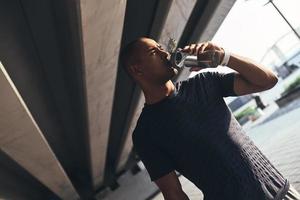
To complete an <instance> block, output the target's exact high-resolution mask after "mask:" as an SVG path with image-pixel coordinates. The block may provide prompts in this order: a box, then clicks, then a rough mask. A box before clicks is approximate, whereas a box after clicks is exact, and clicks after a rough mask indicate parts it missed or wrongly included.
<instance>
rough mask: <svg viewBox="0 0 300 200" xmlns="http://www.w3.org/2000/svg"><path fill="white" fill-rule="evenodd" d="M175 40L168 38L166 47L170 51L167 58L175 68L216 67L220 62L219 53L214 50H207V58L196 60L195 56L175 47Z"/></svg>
mask: <svg viewBox="0 0 300 200" xmlns="http://www.w3.org/2000/svg"><path fill="white" fill-rule="evenodd" d="M176 46H177V42H176V40H174V39H172V38H170V39H169V42H168V45H167V49H168V52H169V53H170V57H169V60H170V61H171V63H172V65H173V66H174V67H177V68H183V67H201V68H207V67H217V66H218V65H219V63H220V58H219V55H218V54H217V53H216V52H215V51H207V52H206V53H207V54H208V60H198V58H197V56H195V55H190V54H189V53H185V52H182V49H180V48H176Z"/></svg>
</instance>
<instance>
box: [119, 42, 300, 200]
mask: <svg viewBox="0 0 300 200" xmlns="http://www.w3.org/2000/svg"><path fill="white" fill-rule="evenodd" d="M183 51H184V52H188V53H190V54H193V55H197V57H198V59H199V60H207V59H208V53H207V52H209V51H210V52H211V51H215V53H216V54H217V55H218V57H219V58H220V59H219V60H220V63H222V62H223V61H224V57H225V56H224V55H225V53H224V52H225V51H224V50H223V49H222V48H220V47H218V46H217V45H215V44H212V43H210V42H206V43H200V44H192V45H190V46H186V47H185V48H184V49H183ZM227 57H228V56H227ZM168 58H169V53H168V52H166V51H165V50H164V49H163V48H162V47H161V46H160V45H159V44H158V43H157V42H155V41H154V40H152V39H149V38H139V39H137V40H135V41H133V42H131V43H130V44H129V45H127V46H126V47H125V48H124V50H123V51H122V53H121V61H122V65H123V66H124V67H125V70H126V71H127V73H128V74H129V75H130V77H131V78H132V79H133V80H134V81H136V83H137V84H138V85H139V86H140V87H141V89H142V90H143V93H144V96H145V104H144V108H143V111H142V113H141V115H140V117H139V120H138V122H137V125H136V128H135V130H134V132H133V135H132V139H133V144H134V148H135V150H136V152H137V154H138V155H139V157H140V158H141V160H142V161H143V163H144V165H145V167H146V169H147V171H148V173H149V175H150V177H151V180H152V181H154V182H155V183H156V184H157V186H158V187H159V189H160V190H161V192H162V193H163V196H164V198H165V199H166V200H177V199H178V200H186V199H189V198H188V196H187V195H186V194H185V193H184V191H183V190H182V188H181V185H180V182H179V180H178V178H177V176H176V173H175V170H176V171H178V172H180V173H181V174H182V175H183V176H185V177H186V178H187V179H189V180H190V181H191V182H193V183H194V184H195V185H196V186H197V187H198V188H199V189H201V190H202V192H203V194H204V198H205V199H206V200H221V199H222V200H224V199H226V200H227V199H228V200H266V199H278V200H279V199H280V200H281V199H300V198H297V197H296V196H297V195H298V194H297V193H296V192H295V190H292V188H291V187H290V186H289V183H288V181H287V180H286V179H285V178H284V177H283V176H282V175H281V174H280V173H279V172H278V171H277V170H276V169H275V167H274V166H273V165H272V164H271V163H270V162H269V160H268V159H267V158H266V157H265V156H264V155H263V154H262V153H261V152H260V151H259V149H258V148H257V147H256V146H255V145H254V144H253V142H252V141H251V140H250V139H249V137H247V135H246V134H245V132H244V131H243V129H242V128H241V126H240V125H239V123H238V122H237V120H236V119H235V118H234V116H233V115H232V113H231V111H230V110H229V108H228V107H227V105H226V103H225V102H224V100H223V97H226V96H239V95H245V94H250V93H254V92H260V91H264V90H267V89H270V88H272V87H273V86H274V85H275V84H276V83H277V77H276V76H275V75H274V74H273V72H272V71H271V70H269V69H267V68H265V67H264V66H261V65H260V64H257V63H254V62H252V61H250V60H249V59H247V58H244V57H241V56H238V55H236V54H231V55H230V56H229V61H228V63H226V62H225V64H226V65H227V66H228V67H230V68H232V69H234V70H235V71H236V72H232V73H228V74H224V73H219V72H216V71H214V72H202V73H199V74H197V75H195V76H194V77H192V78H189V79H187V80H185V81H180V82H177V83H173V82H172V81H171V79H172V78H173V77H174V76H175V75H176V74H177V73H178V71H177V69H175V68H174V67H173V66H172V65H171V63H170V61H169V60H168ZM200 69H201V67H193V68H191V71H198V70H200ZM289 189H290V190H289Z"/></svg>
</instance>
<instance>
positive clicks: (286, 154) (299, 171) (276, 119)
mask: <svg viewBox="0 0 300 200" xmlns="http://www.w3.org/2000/svg"><path fill="white" fill-rule="evenodd" d="M296 104H297V106H295V105H296ZM291 106H292V107H294V108H295V107H298V103H297V102H294V105H292V104H291V105H290V106H289V107H286V108H281V109H273V108H272V107H270V108H271V109H273V111H274V113H268V116H264V117H263V121H265V122H263V121H262V120H260V121H259V122H260V123H257V124H258V125H256V126H255V127H252V128H251V129H247V134H248V135H249V137H250V138H251V139H252V140H253V141H254V142H255V144H256V145H257V146H258V147H259V148H260V149H261V151H262V152H263V153H264V154H265V155H266V156H267V157H268V158H269V160H270V161H271V162H272V163H273V164H274V166H275V167H276V168H277V169H278V170H279V171H280V172H281V173H282V174H283V175H284V176H285V177H286V178H287V179H289V181H290V183H291V184H292V185H293V186H294V187H295V188H296V190H298V191H300V107H298V108H296V109H293V110H292V109H291ZM279 114H280V115H279ZM269 119H272V120H269ZM261 122H263V123H261ZM180 181H181V184H182V186H183V189H184V191H185V192H186V194H187V195H188V196H189V198H190V199H191V200H199V199H203V198H202V193H201V192H200V191H199V190H198V188H196V187H195V186H194V185H193V184H192V183H190V182H189V181H188V180H187V179H185V178H184V177H180ZM153 199H154V200H163V196H162V195H161V194H158V195H157V196H156V197H154V198H153Z"/></svg>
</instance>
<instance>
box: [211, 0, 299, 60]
mask: <svg viewBox="0 0 300 200" xmlns="http://www.w3.org/2000/svg"><path fill="white" fill-rule="evenodd" d="M266 2H267V1H266V0H248V1H245V0H237V1H236V3H235V4H234V6H233V7H232V9H231V10H230V12H229V13H228V15H227V17H226V18H225V20H224V21H223V23H222V25H221V27H220V28H219V30H218V31H217V33H216V34H215V36H214V38H213V39H212V42H214V43H216V44H218V45H220V46H222V47H224V48H227V49H229V50H230V51H231V52H234V53H237V54H240V55H243V56H246V57H249V58H251V59H254V60H256V61H260V60H261V58H262V57H263V55H264V54H265V52H266V51H267V49H268V48H269V47H271V46H272V45H273V44H274V42H276V41H277V40H278V39H279V38H280V37H281V36H282V35H284V34H286V33H287V32H290V31H291V29H290V27H289V26H288V25H287V24H286V22H285V21H284V19H283V18H282V17H281V16H280V15H279V13H278V12H277V11H276V9H275V8H274V7H273V6H272V5H271V4H270V3H269V4H267V5H265V6H264V4H265V3H266ZM273 2H274V4H275V5H276V6H277V7H278V8H279V9H280V10H281V12H282V13H283V14H284V15H285V17H286V18H287V19H288V21H289V22H290V23H291V24H292V25H293V27H294V28H296V27H299V26H300V12H299V8H300V0H273Z"/></svg>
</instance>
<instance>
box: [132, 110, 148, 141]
mask: <svg viewBox="0 0 300 200" xmlns="http://www.w3.org/2000/svg"><path fill="white" fill-rule="evenodd" d="M146 118H147V116H146V113H145V112H144V111H142V112H141V114H140V116H139V118H138V120H137V122H136V125H135V128H134V130H133V133H132V141H133V142H134V143H135V142H136V141H137V140H141V138H145V135H146V132H147V129H148V128H147V127H148V126H147V121H148V120H147V119H146Z"/></svg>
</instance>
